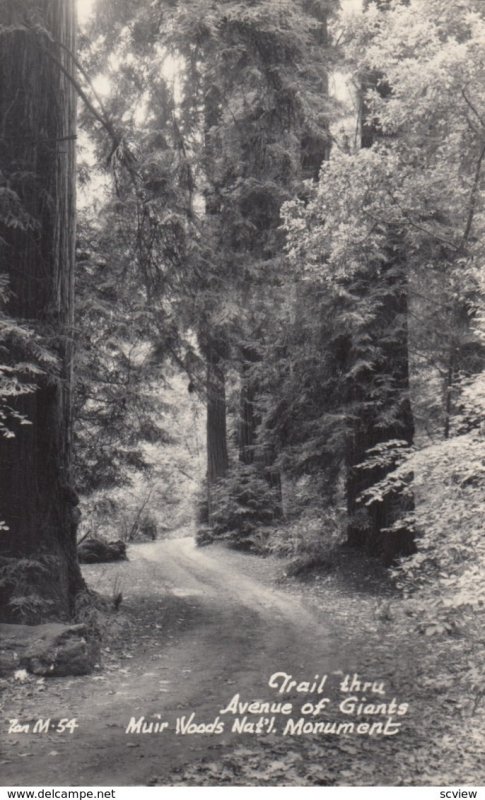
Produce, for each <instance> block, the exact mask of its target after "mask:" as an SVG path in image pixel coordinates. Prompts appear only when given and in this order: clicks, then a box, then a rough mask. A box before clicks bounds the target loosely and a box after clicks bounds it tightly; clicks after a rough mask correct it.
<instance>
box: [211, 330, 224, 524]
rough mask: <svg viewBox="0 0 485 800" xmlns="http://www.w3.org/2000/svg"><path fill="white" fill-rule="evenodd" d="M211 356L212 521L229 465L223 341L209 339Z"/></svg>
mask: <svg viewBox="0 0 485 800" xmlns="http://www.w3.org/2000/svg"><path fill="white" fill-rule="evenodd" d="M206 359H207V500H208V511H209V524H210V523H211V515H212V489H213V487H214V484H216V483H217V481H218V480H220V479H221V478H224V477H225V475H226V473H227V470H228V467H229V457H228V451H227V410H226V375H225V369H224V359H223V354H222V353H221V346H220V343H219V342H217V341H216V340H209V342H208V343H207V351H206Z"/></svg>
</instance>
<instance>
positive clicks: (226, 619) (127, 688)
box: [0, 538, 345, 786]
mask: <svg viewBox="0 0 485 800" xmlns="http://www.w3.org/2000/svg"><path fill="white" fill-rule="evenodd" d="M268 569H270V570H271V567H270V566H269V567H268V564H266V563H264V562H261V561H260V560H258V559H256V558H254V557H251V556H246V555H243V554H239V553H234V552H228V551H227V550H225V549H223V548H217V547H210V548H203V549H201V548H197V547H196V546H195V545H194V542H193V540H192V539H190V538H179V539H171V540H166V541H160V542H155V543H153V544H144V545H137V546H133V547H132V548H130V561H129V562H126V563H123V564H121V565H116V566H110V567H108V566H107V565H96V566H92V567H89V568H87V569H86V574H87V579H88V581H89V583H90V585H91V586H93V588H101V589H102V590H103V591H105V592H106V590H107V583H108V584H109V582H111V584H112V586H113V591H116V590H120V589H121V591H122V592H123V596H124V601H123V608H126V609H127V612H128V614H129V616H130V617H131V619H132V622H131V625H130V626H129V628H128V629H127V635H126V638H127V641H126V644H125V645H124V648H122V652H121V653H120V654H118V655H119V660H117V658H118V656H117V654H116V653H115V654H113V649H110V648H108V651H107V652H105V654H104V664H103V669H101V670H99V671H98V672H97V673H96V674H94V675H91V676H85V677H79V678H71V679H49V680H48V681H47V682H44V683H37V682H36V681H35V680H34V679H31V680H29V682H28V683H26V684H25V686H22V687H21V692H20V695H21V696H20V700H19V699H18V697H17V698H16V702H15V704H14V705H13V706H12V707H11V708H9V707H8V706H7V707H6V708H5V709H4V711H3V722H2V724H3V730H2V736H1V743H2V751H3V752H2V755H1V757H0V762H1V773H2V782H3V783H4V784H5V785H30V784H42V785H121V786H124V785H133V784H134V785H143V784H147V783H148V784H150V783H155V782H156V783H164V782H165V781H168V780H169V778H168V776H169V775H170V774H172V773H173V771H174V770H175V771H176V770H177V769H182V768H183V767H184V765H186V764H187V763H188V762H190V761H197V760H200V759H201V758H203V757H207V756H210V757H211V758H215V759H217V758H219V757H220V756H222V755H224V754H226V753H227V752H229V751H230V749H231V748H232V747H234V746H235V744H236V741H237V745H239V746H240V745H241V744H242V743H243V742H244V741H245V740H247V741H248V742H249V741H250V742H251V745H254V744H255V743H256V742H255V740H256V738H257V736H255V735H251V736H250V735H245V734H242V735H241V734H233V733H231V732H230V729H231V725H232V722H233V718H232V717H231V718H230V719H229V715H227V716H226V717H224V716H223V717H222V718H223V719H227V722H226V725H225V731H224V732H223V733H222V734H216V733H196V734H189V735H188V734H181V733H179V734H177V733H176V720H177V718H180V717H185V719H187V718H188V717H190V715H191V714H194V717H193V722H195V723H211V722H213V721H214V720H215V718H216V717H217V716H219V718H220V719H221V716H220V713H219V712H220V710H221V709H223V708H224V707H225V706H227V704H228V702H229V701H230V700H231V698H232V697H233V696H234V695H235V694H236V693H239V695H240V699H241V701H243V702H244V701H253V700H256V699H261V700H263V701H273V700H277V699H281V697H279V696H277V694H276V692H275V690H274V689H270V688H269V687H268V679H269V677H270V676H271V675H272V674H273V673H275V672H285V673H288V674H291V675H293V676H294V677H295V678H296V679H297V680H299V681H302V680H313V678H314V676H315V675H323V674H325V673H331V672H332V671H334V670H335V671H336V670H342V669H344V668H345V667H344V665H343V663H342V655H341V654H339V652H338V643H337V638H336V636H335V635H334V634H333V632H332V630H331V628H330V626H329V624H328V622H327V619H328V618H326V617H325V616H324V615H318V616H317V615H316V614H315V612H314V611H311V610H310V609H309V608H306V607H305V606H304V605H303V604H302V601H301V600H300V599H298V598H296V597H292V596H290V595H289V594H287V593H286V592H284V591H281V590H278V589H274V588H270V587H268V585H265V584H264V583H263V582H262V580H261V579H260V578H259V577H258V575H257V573H258V571H259V572H261V570H266V571H267V570H268ZM272 577H274V576H272ZM264 579H265V580H266V579H267V575H266V574H265V575H264ZM287 699H288V698H287ZM142 716H143V717H144V718H145V721H153V722H161V721H164V722H167V723H168V726H167V727H166V728H165V730H163V732H160V733H153V732H152V733H146V734H142V733H140V734H137V733H135V732H132V733H131V732H128V733H127V732H126V731H127V727H128V726H129V723H130V720H131V719H132V718H133V719H134V720H135V721H138V720H139V719H140V717H142ZM11 718H16V719H18V720H19V722H20V723H27V724H29V725H30V729H31V728H32V727H33V724H34V723H35V721H36V720H38V719H41V720H45V719H47V718H50V719H51V729H50V731H49V733H32V732H31V730H30V731H29V732H28V733H18V734H17V733H11V734H9V735H6V731H5V727H6V725H7V724H8V720H9V719H11ZM61 718H67V719H72V718H74V719H76V721H77V724H78V727H77V728H76V729H75V730H74V732H73V733H70V732H68V731H64V732H62V733H60V732H57V731H56V730H55V728H56V726H57V721H58V720H59V719H61ZM267 732H271V731H266V730H265V731H263V733H267Z"/></svg>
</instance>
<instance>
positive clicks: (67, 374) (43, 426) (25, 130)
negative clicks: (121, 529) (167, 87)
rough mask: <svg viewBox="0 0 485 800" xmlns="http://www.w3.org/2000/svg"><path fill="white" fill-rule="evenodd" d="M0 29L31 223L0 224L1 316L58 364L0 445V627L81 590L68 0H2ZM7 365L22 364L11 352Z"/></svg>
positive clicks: (0, 71) (9, 124)
mask: <svg viewBox="0 0 485 800" xmlns="http://www.w3.org/2000/svg"><path fill="white" fill-rule="evenodd" d="M0 25H1V26H2V28H3V30H1V31H0V37H1V48H0V179H1V180H2V181H3V182H4V185H5V186H6V187H7V188H8V189H9V190H11V191H13V192H15V193H16V195H17V196H18V200H19V202H20V204H21V206H22V207H23V209H24V211H25V212H26V213H27V214H28V215H29V218H30V219H31V224H30V225H29V226H28V227H27V228H26V229H22V228H21V227H14V226H12V225H9V224H8V223H7V224H5V220H2V222H0V237H1V238H0V258H1V264H0V271H1V272H4V273H6V274H7V275H8V279H9V288H10V292H11V298H10V300H9V303H8V308H7V312H8V314H9V315H10V316H11V317H13V318H15V319H19V320H22V321H25V322H26V323H28V325H29V326H30V328H31V329H33V330H34V331H35V332H36V333H37V334H39V335H40V336H41V337H42V340H43V342H44V343H45V346H46V348H48V349H49V350H50V351H51V352H53V353H55V355H56V356H57V359H58V365H59V366H58V368H57V370H50V372H51V374H45V375H44V376H43V377H41V378H40V379H39V380H38V381H37V385H38V388H37V390H36V392H35V393H33V394H30V395H24V396H21V397H20V398H19V399H18V400H17V401H16V402H15V410H16V411H18V412H20V413H21V414H24V415H25V416H26V417H27V419H28V420H29V421H30V423H31V424H30V425H28V426H27V425H18V426H17V429H16V430H15V438H12V439H2V440H1V441H0V518H1V519H3V520H4V521H5V522H6V524H7V525H8V527H9V531H8V532H6V533H5V534H3V535H2V537H1V539H0V555H1V556H2V563H3V574H4V581H3V596H2V597H1V598H0V599H1V601H2V607H3V618H4V619H7V620H9V619H11V618H13V619H15V618H18V617H19V615H20V616H21V617H22V618H23V620H24V621H25V619H26V618H27V617H29V614H30V617H31V618H32V617H36V616H40V617H42V618H46V617H48V618H51V619H55V618H66V617H68V616H69V614H70V612H71V610H72V602H73V598H74V596H75V594H76V592H77V591H78V590H79V589H80V588H81V586H82V578H81V574H80V571H79V567H78V564H77V558H76V520H77V515H78V512H77V509H76V508H75V506H76V504H77V497H76V494H75V492H74V491H73V489H72V487H71V476H70V461H71V370H72V329H73V289H74V248H75V133H76V99H75V93H74V90H73V86H72V84H71V81H70V80H69V77H68V74H72V72H73V63H72V58H71V56H70V53H73V52H74V49H75V0H3V2H2V5H1V7H0ZM66 73H68V74H66ZM10 358H11V359H12V360H18V359H22V360H29V358H30V360H33V358H32V356H29V354H25V353H20V352H18V351H17V352H12V353H11V354H10ZM21 560H22V561H21ZM38 562H40V563H41V567H39V566H36V564H38ZM12 570H13V572H14V573H15V576H16V577H15V580H14V581H13V582H12V581H11V580H9V578H8V576H9V575H12ZM5 576H6V577H5ZM14 584H16V585H14ZM19 592H20V593H21V595H28V594H29V593H34V594H35V595H36V596H37V598H40V599H41V602H40V604H39V603H38V602H37V603H33V604H31V605H30V606H29V604H28V603H27V604H26V605H25V608H24V610H23V611H22V609H21V607H20V606H17V611H15V607H13V606H12V604H11V601H12V597H14V596H15V595H17V597H18V595H19ZM36 608H37V611H36V610H35V609H36ZM29 609H30V611H29ZM34 621H38V620H37V619H35V620H34Z"/></svg>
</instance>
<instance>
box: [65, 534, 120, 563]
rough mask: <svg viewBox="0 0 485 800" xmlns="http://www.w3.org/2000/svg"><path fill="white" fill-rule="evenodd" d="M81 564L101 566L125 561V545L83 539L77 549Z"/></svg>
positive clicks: (101, 540)
mask: <svg viewBox="0 0 485 800" xmlns="http://www.w3.org/2000/svg"><path fill="white" fill-rule="evenodd" d="M77 554H78V558H79V561H80V563H81V564H102V563H104V562H107V561H126V559H127V555H126V544H125V542H122V541H117V542H106V541H104V540H103V539H84V541H83V542H81V544H80V545H79V546H78V549H77Z"/></svg>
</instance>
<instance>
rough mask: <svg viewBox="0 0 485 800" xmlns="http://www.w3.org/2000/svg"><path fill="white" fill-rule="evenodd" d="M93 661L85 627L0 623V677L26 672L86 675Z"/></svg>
mask: <svg viewBox="0 0 485 800" xmlns="http://www.w3.org/2000/svg"><path fill="white" fill-rule="evenodd" d="M94 661H95V656H94V652H93V647H92V644H91V643H90V641H89V638H88V629H87V626H86V625H65V624H63V623H61V622H49V623H46V624H44V625H13V624H12V625H11V624H8V623H0V674H8V673H10V672H12V671H14V670H16V669H26V670H27V671H28V672H32V673H33V674H34V675H45V676H60V675H86V674H87V673H89V672H91V671H92V669H93V666H94Z"/></svg>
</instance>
